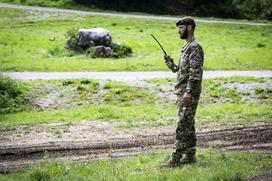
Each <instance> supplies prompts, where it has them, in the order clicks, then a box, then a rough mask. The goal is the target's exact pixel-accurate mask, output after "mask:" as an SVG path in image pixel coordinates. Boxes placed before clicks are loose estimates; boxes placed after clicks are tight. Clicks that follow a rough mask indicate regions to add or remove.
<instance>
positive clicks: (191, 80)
mask: <svg viewBox="0 0 272 181" xmlns="http://www.w3.org/2000/svg"><path fill="white" fill-rule="evenodd" d="M203 61H204V53H203V50H202V48H201V46H200V45H199V44H198V42H197V41H196V40H195V38H194V37H193V38H192V39H191V40H190V41H189V42H187V43H186V45H184V46H183V48H182V51H181V56H180V60H179V64H178V71H177V84H176V86H175V93H176V94H177V108H178V113H177V128H176V143H175V150H174V152H173V153H172V157H173V158H175V157H176V158H178V159H180V158H182V156H183V154H186V156H187V157H189V158H190V157H191V158H194V156H195V152H196V150H195V146H196V134H195V121H194V117H195V113H196V109H197V104H198V101H199V97H200V93H201V82H202V74H203V69H202V67H203ZM185 92H190V93H191V95H192V99H191V101H190V103H189V104H187V105H185V104H184V103H183V102H182V96H183V94H184V93H185Z"/></svg>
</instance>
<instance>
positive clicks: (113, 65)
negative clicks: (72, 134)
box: [0, 8, 272, 71]
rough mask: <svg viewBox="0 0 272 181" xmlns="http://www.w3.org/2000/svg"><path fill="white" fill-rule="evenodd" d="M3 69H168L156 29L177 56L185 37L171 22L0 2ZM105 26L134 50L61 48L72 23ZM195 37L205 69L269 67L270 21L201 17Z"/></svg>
mask: <svg viewBox="0 0 272 181" xmlns="http://www.w3.org/2000/svg"><path fill="white" fill-rule="evenodd" d="M0 25H1V27H2V28H1V30H0V57H1V59H0V70H1V71H147V70H167V69H166V68H165V65H164V62H163V60H162V52H161V50H160V49H159V47H158V45H156V43H155V42H154V41H153V39H151V37H150V34H151V33H152V34H154V35H155V36H157V38H158V39H159V40H160V41H161V43H162V44H163V45H164V47H165V49H166V50H167V52H168V53H169V54H170V55H171V56H172V57H173V58H174V59H175V61H177V60H178V57H179V54H180V49H181V47H182V45H183V43H184V42H182V41H181V40H180V39H179V36H178V34H177V29H176V27H175V22H173V21H159V20H156V21H154V20H144V19H133V18H116V17H102V16H81V15H67V14H57V13H51V14H50V13H42V12H28V11H24V10H14V9H8V8H0ZM93 27H103V28H105V29H108V30H110V31H111V34H112V37H113V41H115V42H118V43H121V44H125V45H128V46H130V47H132V49H133V55H132V56H131V57H128V58H122V59H112V58H108V59H92V58H91V57H89V56H88V55H86V54H83V55H79V54H74V53H69V52H67V50H66V49H65V48H64V46H65V42H66V37H65V35H66V32H67V31H68V30H70V29H73V28H74V29H78V28H93ZM196 37H197V39H198V41H199V42H200V43H201V44H202V46H203V48H204V51H205V65H204V68H205V69H206V70H218V69H226V70H227V69H231V70H235V69H236V70H264V69H266V70H271V69H272V64H271V59H272V54H271V53H270V49H271V47H272V41H271V39H272V30H271V28H270V27H258V26H246V25H223V24H203V23H199V24H198V27H197V31H196Z"/></svg>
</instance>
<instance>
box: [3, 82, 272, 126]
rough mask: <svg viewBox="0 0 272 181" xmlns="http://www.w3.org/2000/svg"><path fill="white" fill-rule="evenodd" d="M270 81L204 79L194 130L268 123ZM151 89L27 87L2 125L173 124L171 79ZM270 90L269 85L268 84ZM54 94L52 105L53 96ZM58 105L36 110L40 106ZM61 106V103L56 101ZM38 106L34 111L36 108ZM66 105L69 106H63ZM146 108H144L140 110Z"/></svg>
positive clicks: (115, 84)
mask: <svg viewBox="0 0 272 181" xmlns="http://www.w3.org/2000/svg"><path fill="white" fill-rule="evenodd" d="M270 80H271V79H262V78H238V77H236V78H220V79H212V80H204V83H203V93H202V96H201V99H200V104H199V108H198V111H197V115H196V124H197V126H209V125H211V126H217V127H220V125H225V126H226V125H227V126H231V125H243V126H244V125H252V124H257V123H271V117H272V112H271V111H270V107H271V103H272V102H271V96H272V94H271V93H272V91H271V88H269V87H266V88H264V87H263V88H262V85H259V84H262V83H266V82H267V81H270ZM146 82H148V83H149V85H150V84H151V85H154V86H155V87H153V88H148V87H134V86H128V85H126V84H124V83H120V82H114V81H106V82H104V83H101V82H99V81H96V80H52V81H31V82H25V83H24V87H27V88H24V89H25V96H26V97H28V99H31V100H32V101H31V102H32V103H31V104H32V105H31V104H30V105H27V106H25V108H24V111H19V112H11V113H8V114H0V125H1V126H4V127H5V126H16V125H22V124H28V125H34V124H39V123H51V122H79V121H81V120H89V121H92V120H101V121H119V122H120V121H121V122H124V123H126V126H125V127H138V126H148V127H149V126H162V125H171V124H175V123H176V117H175V115H176V105H175V100H172V101H171V100H169V99H168V98H167V97H168V95H171V94H173V92H171V90H169V92H165V94H164V95H158V94H159V93H163V92H164V91H163V89H164V87H165V86H171V87H173V84H174V80H173V79H153V80H148V81H146ZM233 83H236V84H237V83H239V85H241V86H243V85H244V86H248V85H250V84H253V85H254V84H256V87H253V88H251V89H250V90H246V91H245V90H244V91H241V90H237V89H235V88H224V87H222V85H231V84H233ZM268 85H269V83H268ZM56 95H57V98H56V100H55V99H54V98H52V97H55V96H56ZM48 99H50V101H49V102H56V103H53V105H52V106H51V107H50V106H49V107H44V108H39V106H37V105H36V104H35V101H34V100H39V102H43V103H44V102H47V101H48ZM59 100H60V101H61V104H59V103H58V101H59ZM35 105H36V106H35ZM67 105H69V107H67ZM143 105H145V106H143Z"/></svg>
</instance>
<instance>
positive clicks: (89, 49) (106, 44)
mask: <svg viewBox="0 0 272 181" xmlns="http://www.w3.org/2000/svg"><path fill="white" fill-rule="evenodd" d="M67 38H68V40H67V42H66V46H65V47H66V48H67V49H68V50H69V51H77V52H86V53H87V54H88V55H90V56H91V57H92V58H109V57H114V58H122V57H126V56H130V55H131V54H132V49H131V48H130V47H128V46H126V45H119V44H117V43H114V42H112V37H111V35H110V32H109V31H108V30H105V29H103V28H92V29H79V30H78V31H77V32H76V31H75V30H69V31H68V32H67Z"/></svg>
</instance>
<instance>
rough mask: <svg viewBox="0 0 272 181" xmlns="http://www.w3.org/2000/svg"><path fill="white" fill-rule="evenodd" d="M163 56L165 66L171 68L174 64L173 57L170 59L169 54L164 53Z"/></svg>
mask: <svg viewBox="0 0 272 181" xmlns="http://www.w3.org/2000/svg"><path fill="white" fill-rule="evenodd" d="M163 58H164V60H165V64H166V66H167V67H168V68H171V67H172V66H173V64H174V62H173V59H172V58H171V57H170V56H168V55H164V57H163Z"/></svg>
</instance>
